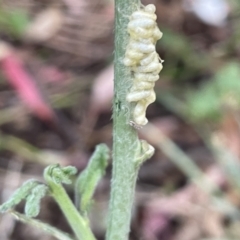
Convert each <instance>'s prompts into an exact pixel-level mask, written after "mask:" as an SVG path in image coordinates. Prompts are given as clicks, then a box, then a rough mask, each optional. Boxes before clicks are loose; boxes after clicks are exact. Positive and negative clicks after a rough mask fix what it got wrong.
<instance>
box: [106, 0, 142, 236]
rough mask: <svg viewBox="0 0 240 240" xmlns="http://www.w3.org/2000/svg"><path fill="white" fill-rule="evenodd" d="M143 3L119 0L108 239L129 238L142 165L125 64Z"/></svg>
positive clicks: (116, 10) (128, 76) (116, 5)
mask: <svg viewBox="0 0 240 240" xmlns="http://www.w3.org/2000/svg"><path fill="white" fill-rule="evenodd" d="M138 6H139V1H138V0H116V1H115V56H114V95H115V97H114V104H113V105H114V106H113V123H114V127H113V172H112V184H111V198H110V208H109V216H108V228H107V237H106V239H107V240H127V239H128V234H129V231H130V221H131V211H132V205H133V200H134V191H135V185H136V178H137V173H138V168H139V166H137V165H136V162H135V160H136V158H137V154H138V151H139V140H138V136H137V132H136V130H135V129H133V128H132V127H131V126H130V125H129V124H128V123H129V121H130V113H131V111H132V107H133V106H132V105H131V104H129V103H128V102H127V101H126V93H127V91H128V90H129V88H130V87H131V72H130V69H129V68H127V67H125V66H124V65H123V58H124V55H125V50H126V46H127V43H128V38H129V37H128V33H127V24H128V22H129V18H128V16H130V15H131V13H132V12H133V11H135V10H137V8H138Z"/></svg>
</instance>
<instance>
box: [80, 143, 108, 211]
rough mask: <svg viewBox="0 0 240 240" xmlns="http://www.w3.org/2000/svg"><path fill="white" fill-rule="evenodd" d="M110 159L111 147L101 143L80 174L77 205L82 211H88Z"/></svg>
mask: <svg viewBox="0 0 240 240" xmlns="http://www.w3.org/2000/svg"><path fill="white" fill-rule="evenodd" d="M108 161H109V149H108V147H107V145H105V144H99V145H98V146H97V147H96V150H95V152H94V153H93V155H92V157H91V159H90V160H89V163H88V166H87V167H86V168H85V169H84V171H83V172H82V173H81V174H80V175H79V177H78V179H77V181H76V187H75V193H76V196H75V197H76V206H77V207H79V208H80V210H81V212H83V213H86V212H87V210H88V209H89V207H90V205H91V201H92V196H93V194H94V191H95V189H96V186H97V184H98V182H99V180H100V179H101V178H102V176H103V175H104V174H105V169H106V167H107V165H108Z"/></svg>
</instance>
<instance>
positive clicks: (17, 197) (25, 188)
mask: <svg viewBox="0 0 240 240" xmlns="http://www.w3.org/2000/svg"><path fill="white" fill-rule="evenodd" d="M38 184H39V182H37V181H36V180H29V181H27V182H25V183H24V184H23V185H22V186H21V187H20V188H19V189H17V191H16V192H15V193H14V194H13V195H12V197H11V198H10V199H9V200H8V201H7V202H5V203H4V204H2V205H1V206H0V212H6V211H8V210H10V209H12V208H14V207H15V206H16V205H17V204H18V203H20V202H21V201H22V200H23V199H26V198H27V196H28V195H29V194H31V191H32V189H33V188H35V187H36V186H37V185H38Z"/></svg>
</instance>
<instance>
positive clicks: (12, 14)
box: [0, 9, 29, 38]
mask: <svg viewBox="0 0 240 240" xmlns="http://www.w3.org/2000/svg"><path fill="white" fill-rule="evenodd" d="M28 23H29V19H28V16H27V14H26V13H25V12H24V11H23V10H19V9H16V10H13V11H4V10H1V9H0V28H2V29H3V30H4V31H5V32H6V33H8V34H10V35H12V36H13V37H16V38H18V37H21V36H22V34H23V32H24V30H25V29H26V27H27V25H28Z"/></svg>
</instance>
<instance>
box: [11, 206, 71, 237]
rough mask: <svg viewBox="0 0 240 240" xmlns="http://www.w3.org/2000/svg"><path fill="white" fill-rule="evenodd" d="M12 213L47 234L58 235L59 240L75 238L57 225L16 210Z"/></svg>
mask: <svg viewBox="0 0 240 240" xmlns="http://www.w3.org/2000/svg"><path fill="white" fill-rule="evenodd" d="M10 213H11V214H12V215H13V216H14V217H16V218H17V220H19V221H21V222H23V223H27V224H29V225H31V226H33V227H36V228H38V229H41V231H43V232H44V233H46V234H49V235H52V236H54V237H56V238H57V239H59V240H73V238H71V237H70V236H68V234H67V233H64V232H62V231H60V230H58V229H57V228H55V227H52V226H50V225H48V224H46V223H43V222H40V221H39V220H36V219H33V218H29V217H27V216H26V215H24V214H21V213H18V212H16V211H14V210H11V211H10Z"/></svg>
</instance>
